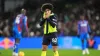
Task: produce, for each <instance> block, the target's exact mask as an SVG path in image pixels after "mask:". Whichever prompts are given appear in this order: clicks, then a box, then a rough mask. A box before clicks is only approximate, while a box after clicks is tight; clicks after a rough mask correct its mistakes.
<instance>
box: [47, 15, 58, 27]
mask: <svg viewBox="0 0 100 56" xmlns="http://www.w3.org/2000/svg"><path fill="white" fill-rule="evenodd" d="M47 20H48V22H49V23H50V25H51V26H52V27H55V26H56V25H57V19H56V17H55V16H51V19H47Z"/></svg>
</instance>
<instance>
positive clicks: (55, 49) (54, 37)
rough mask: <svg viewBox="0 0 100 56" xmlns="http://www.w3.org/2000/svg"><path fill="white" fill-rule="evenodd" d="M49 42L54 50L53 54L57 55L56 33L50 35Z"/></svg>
mask: <svg viewBox="0 0 100 56" xmlns="http://www.w3.org/2000/svg"><path fill="white" fill-rule="evenodd" d="M51 44H52V48H53V51H54V56H59V53H58V39H57V35H56V33H54V34H52V36H51Z"/></svg>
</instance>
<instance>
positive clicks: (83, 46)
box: [81, 39, 85, 55]
mask: <svg viewBox="0 0 100 56" xmlns="http://www.w3.org/2000/svg"><path fill="white" fill-rule="evenodd" d="M81 43H82V54H83V55H84V54H85V45H84V39H81Z"/></svg>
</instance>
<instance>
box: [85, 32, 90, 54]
mask: <svg viewBox="0 0 100 56" xmlns="http://www.w3.org/2000/svg"><path fill="white" fill-rule="evenodd" d="M86 37H87V38H86V42H85V43H86V44H85V52H86V53H87V54H89V50H88V46H87V45H88V40H89V39H90V36H89V34H86Z"/></svg>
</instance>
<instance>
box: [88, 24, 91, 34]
mask: <svg viewBox="0 0 100 56" xmlns="http://www.w3.org/2000/svg"><path fill="white" fill-rule="evenodd" d="M88 32H89V33H91V29H90V25H89V24H88Z"/></svg>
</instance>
